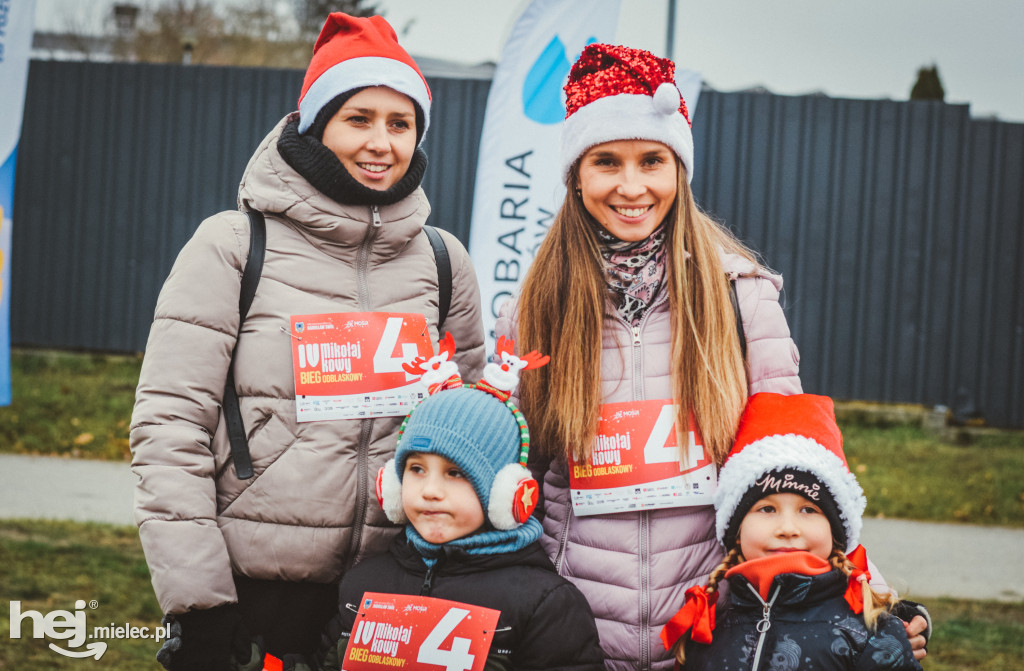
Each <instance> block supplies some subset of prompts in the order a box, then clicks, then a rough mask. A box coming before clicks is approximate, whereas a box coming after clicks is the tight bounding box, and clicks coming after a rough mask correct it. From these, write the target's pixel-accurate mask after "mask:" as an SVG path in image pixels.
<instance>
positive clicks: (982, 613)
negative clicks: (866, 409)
mask: <svg viewBox="0 0 1024 671" xmlns="http://www.w3.org/2000/svg"><path fill="white" fill-rule="evenodd" d="M0 585H2V586H3V587H2V588H0V589H2V593H0V597H2V600H3V601H4V603H3V604H2V605H3V607H0V640H2V643H0V669H52V670H56V671H63V670H67V671H76V670H81V669H85V668H90V669H123V670H125V671H156V670H157V669H160V668H161V667H160V666H159V665H158V664H157V663H156V661H155V656H156V652H157V649H158V648H159V644H158V643H157V642H156V641H153V640H129V639H122V640H116V639H108V640H106V643H108V648H106V652H105V653H104V654H103V656H102V658H101V659H100V660H98V661H95V660H76V659H71V658H66V657H61V656H60V655H57V654H56V653H54V652H52V651H51V649H49V648H48V647H47V642H49V641H48V640H46V639H35V638H31V637H29V636H30V635H31V623H30V622H28V621H26V623H25V624H24V625H23V632H22V634H23V635H22V638H18V639H10V638H9V632H10V618H9V614H10V610H9V607H8V606H7V603H6V602H8V601H10V600H19V601H20V602H22V612H23V613H24V612H26V611H29V610H35V611H39V612H40V613H41V614H44V615H45V614H46V613H49V612H50V611H54V610H63V611H73V610H74V604H75V601H76V600H77V599H82V600H84V601H86V602H89V601H92V600H95V601H96V604H95V605H96V607H94V609H90V607H88V606H87V607H86V609H85V611H84V612H85V619H86V625H87V630H88V631H89V632H90V633H91V632H92V631H93V627H101V626H108V625H110V624H111V623H114V624H115V625H116V626H118V625H125V624H128V625H130V626H136V627H150V628H151V629H152V628H154V627H157V626H158V625H159V624H160V618H161V613H160V607H159V606H158V605H157V601H156V599H155V598H154V596H153V588H152V587H151V584H150V574H148V571H147V569H146V565H145V560H144V558H143V556H142V548H141V545H140V544H139V541H138V535H137V533H136V531H135V529H133V528H124V527H109V526H103V525H81V523H75V522H54V521H38V520H3V521H0ZM926 604H927V605H928V607H929V611H930V612H931V613H932V619H933V622H934V624H935V634H934V636H933V637H932V640H931V642H930V644H929V657H928V659H926V660H925V663H924V667H925V669H926V671H955V670H959V669H983V670H988V671H1008V670H1013V669H1024V603H1001V602H994V601H966V600H959V599H929V600H927V601H926ZM54 642H56V643H58V644H59V643H61V642H62V641H54ZM62 647H66V648H67V647H68V646H67V645H62Z"/></svg>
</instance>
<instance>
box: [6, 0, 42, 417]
mask: <svg viewBox="0 0 1024 671" xmlns="http://www.w3.org/2000/svg"><path fill="white" fill-rule="evenodd" d="M35 20H36V3H35V0H0V91H2V92H3V96H2V98H0V406H3V405H10V404H11V321H10V320H11V229H12V227H13V226H14V222H13V219H14V168H15V165H16V164H17V160H18V137H19V136H20V135H21V117H22V114H23V112H24V108H25V86H26V84H27V83H28V59H29V52H30V50H31V48H32V30H33V26H35Z"/></svg>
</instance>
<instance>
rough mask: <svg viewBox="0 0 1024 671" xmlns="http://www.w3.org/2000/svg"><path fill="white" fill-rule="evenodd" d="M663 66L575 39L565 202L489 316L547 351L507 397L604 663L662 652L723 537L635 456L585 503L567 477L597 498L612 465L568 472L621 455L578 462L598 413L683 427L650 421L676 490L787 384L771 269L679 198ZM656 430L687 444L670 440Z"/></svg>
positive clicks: (587, 454) (653, 664) (699, 502)
mask: <svg viewBox="0 0 1024 671" xmlns="http://www.w3.org/2000/svg"><path fill="white" fill-rule="evenodd" d="M673 70H674V65H673V64H672V63H671V61H667V60H665V59H660V58H656V57H654V56H653V55H651V54H649V53H647V52H644V51H639V50H635V49H629V48H626V47H615V46H610V45H603V44H594V45H590V46H589V47H587V48H586V49H585V50H584V51H583V54H582V55H581V57H580V59H579V60H578V61H577V63H576V64H575V65H574V67H573V69H572V72H571V73H570V76H569V83H568V84H567V85H566V87H565V90H566V93H567V96H568V97H567V104H566V106H567V109H568V114H567V116H566V121H565V126H564V129H563V140H562V156H561V159H562V168H563V177H564V180H565V183H566V185H567V187H568V192H567V195H566V199H565V202H564V203H563V205H562V208H561V210H560V212H559V214H558V216H557V218H556V219H555V222H554V223H553V225H552V227H551V230H550V231H549V233H548V235H547V238H546V240H545V241H544V243H543V245H542V246H541V248H540V250H539V251H538V254H537V258H536V259H535V261H534V263H533V265H532V266H531V268H530V271H529V273H528V274H527V276H526V278H525V280H524V285H523V288H522V291H521V293H520V296H519V297H518V299H517V300H516V301H514V302H512V303H509V304H506V305H505V307H504V308H503V310H502V314H501V317H500V319H499V322H498V325H497V329H496V335H505V336H509V337H514V338H515V340H516V343H517V346H518V347H519V348H520V349H521V351H530V350H533V349H536V350H539V351H541V352H544V353H546V354H550V355H551V364H549V365H548V366H546V367H545V368H542V369H539V370H538V371H537V373H538V374H537V375H535V376H534V377H533V378H532V380H530V381H529V382H528V381H526V380H525V379H524V383H525V384H524V385H522V386H521V394H522V396H521V399H520V400H521V403H522V408H523V410H524V412H525V414H526V417H527V419H528V421H529V423H530V427H531V431H532V433H533V437H534V445H535V446H536V447H535V448H534V450H532V451H531V460H532V463H531V467H532V469H533V470H534V473H535V476H536V477H537V479H538V480H539V481H541V482H542V483H543V487H542V489H543V502H542V505H543V509H542V513H541V517H542V521H543V526H544V531H545V536H544V537H543V538H542V543H543V544H544V547H545V549H546V550H547V552H548V555H549V556H550V557H551V559H552V561H553V562H554V563H555V566H556V568H557V569H558V572H559V573H560V574H561V575H563V576H566V577H567V578H569V579H570V580H572V581H573V582H574V583H575V584H576V585H577V586H578V587H579V588H580V589H581V590H582V591H583V593H584V595H585V596H586V597H587V598H588V600H589V602H590V605H591V608H592V609H593V611H594V615H595V616H596V618H597V622H598V631H599V633H600V636H601V643H602V647H603V649H604V652H605V655H606V656H607V660H608V661H607V663H606V666H607V667H608V668H609V669H667V668H670V667H671V666H672V663H673V660H672V658H671V657H670V655H669V653H668V652H667V651H666V650H665V649H664V648H663V646H662V645H661V642H660V640H659V638H658V634H659V632H660V630H661V628H662V626H663V625H664V624H665V622H667V621H668V619H669V618H670V617H671V616H672V615H673V614H674V613H675V612H676V610H678V608H679V606H680V604H682V603H683V600H684V597H683V593H684V592H685V590H686V589H687V588H688V587H690V586H692V585H696V584H699V583H703V582H704V581H705V580H706V578H707V575H708V573H709V572H710V571H711V570H712V569H713V568H714V567H715V566H716V565H717V563H718V562H719V560H720V559H721V556H722V550H721V548H720V547H719V545H718V542H717V541H716V540H715V531H714V510H713V508H712V506H711V505H710V499H707V498H704V497H689V494H688V493H687V492H684V491H681V490H679V489H676V490H674V493H672V492H670V494H669V495H668V496H669V497H670V498H672V497H675V501H687V502H688V503H689V505H679V504H678V503H676V502H675V501H669V502H667V503H666V501H664V500H663V499H657V496H660V494H658V495H657V496H652V497H650V498H647V499H644V498H643V496H644V495H643V494H642V493H641V490H644V489H648V487H647V485H649V484H657V485H659V486H660V484H661V483H660V482H657V483H656V478H655V476H653V475H650V474H651V473H652V471H650V470H644V469H645V468H647V466H646V465H647V464H649V463H650V461H649V460H648V459H646V457H645V458H642V459H640V461H641V462H643V464H644V465H638V462H636V460H634V461H633V462H631V463H633V465H634V466H638V468H637V471H636V473H638V475H636V476H635V477H634V476H630V477H633V480H631V481H630V482H629V484H628V489H629V492H628V494H632V493H633V491H634V489H635V492H636V497H637V498H630V497H628V496H627V497H625V499H624V500H623V501H622V502H620V503H615V502H611V503H609V504H608V505H609V506H610V507H606V508H605V509H603V512H602V514H592V513H593V509H590V510H588V509H587V506H588V505H589V503H588V502H587V500H585V496H586V495H584V494H581V491H584V490H585V491H587V492H590V493H593V496H594V497H598V498H599V497H600V496H602V495H603V496H605V498H606V499H611V498H614V497H613V496H612V495H613V494H617V493H622V489H623V481H622V480H621V479H620V480H615V479H614V478H610V479H607V480H604V481H602V480H600V478H591V479H590V480H589V482H587V481H585V480H587V478H588V477H589V476H590V475H591V474H593V473H596V472H598V471H599V470H600V469H599V468H597V466H598V463H599V462H604V463H616V465H618V462H616V461H614V460H613V461H610V462H609V460H610V459H612V458H614V459H616V460H617V459H620V458H623V459H625V458H626V457H625V454H626V453H625V452H624V451H622V450H625V448H624V447H623V448H622V450H615V449H612V450H611V451H609V449H608V444H609V442H608V439H605V438H602V441H603V442H601V448H600V452H601V454H600V458H599V459H595V456H597V455H595V452H596V450H595V448H594V447H593V446H594V444H595V439H596V438H597V436H598V434H599V431H601V429H600V427H601V426H603V425H604V424H602V417H603V418H604V420H605V423H607V422H608V421H610V420H611V419H612V418H611V412H610V411H609V408H611V409H613V410H615V411H619V413H620V414H623V413H624V414H627V415H628V414H640V413H641V412H643V411H644V409H645V408H649V407H650V404H651V403H652V402H653V403H654V405H655V406H656V407H660V408H661V410H662V411H664V412H663V413H662V416H664V417H668V418H669V420H670V423H671V421H672V420H673V419H674V423H675V426H676V427H684V428H686V427H688V428H689V431H685V430H684V431H682V432H679V431H677V432H676V436H672V435H671V429H668V428H666V429H665V431H664V434H663V436H662V438H663V440H661V442H659V443H658V444H657V445H656V447H658V446H665V445H668V446H669V447H670V449H671V451H670V452H669V453H668V454H669V457H668V459H669V460H670V462H671V463H670V466H671V467H673V468H674V465H675V463H676V462H678V463H679V465H680V468H679V469H678V470H677V471H676V475H678V472H679V471H682V470H687V471H688V474H687V475H688V477H689V478H690V479H689V480H686V483H687V487H691V488H693V489H698V490H699V489H700V488H701V487H705V488H706V487H707V486H708V485H707V482H698V480H706V478H707V477H710V478H713V477H714V473H715V470H716V465H720V464H721V463H722V461H723V460H724V458H725V456H726V454H727V453H728V450H729V447H730V445H731V442H732V438H733V435H734V433H735V429H736V426H737V421H738V419H739V417H740V414H741V412H742V410H743V407H744V405H745V403H746V399H747V396H748V395H749V394H752V393H755V392H760V391H772V392H778V393H783V394H795V393H800V392H801V391H802V390H801V385H800V380H799V377H798V362H799V355H798V353H797V350H796V346H795V345H794V344H793V341H792V339H791V338H790V334H789V328H788V326H787V323H786V319H785V317H784V315H783V312H782V309H781V307H780V305H779V302H778V299H779V291H780V289H781V288H782V279H781V278H780V277H779V276H778V275H775V274H772V273H770V272H769V271H767V270H765V269H764V268H763V267H762V266H760V265H759V264H758V263H757V262H756V260H755V258H754V255H753V253H751V252H750V251H749V250H747V249H746V248H744V247H743V246H742V245H741V244H740V243H739V242H738V241H736V240H735V239H734V238H733V237H732V236H731V235H730V234H729V233H728V232H727V231H726V230H725V229H724V228H722V227H721V226H719V225H718V224H716V223H715V222H714V221H712V220H711V219H710V218H708V217H707V216H706V215H704V214H703V213H702V212H701V211H700V210H699V209H698V208H697V206H696V204H695V203H694V201H693V197H692V193H691V191H690V187H689V182H690V180H691V179H692V177H693V141H692V137H691V134H690V127H689V119H688V114H687V110H686V105H685V103H684V102H683V101H682V100H681V97H680V94H679V91H678V89H677V88H676V86H675V84H674V76H673V75H674V73H673ZM730 281H731V282H732V286H731V285H730ZM733 286H734V287H735V298H736V306H735V307H734V305H733V296H731V295H730V294H731V292H732V291H733V288H732V287H733ZM738 321H741V322H742V327H740V324H739V323H738ZM659 401H660V402H661V403H660V404H659V403H658V402H659ZM610 404H615V405H614V406H612V405H610ZM602 411H605V414H604V415H603V414H602ZM664 413H669V414H668V415H665V414H664ZM636 430H637V431H640V433H636V434H630V437H631V438H632V449H633V450H636V451H637V452H639V451H640V450H639V449H638V447H639V446H638V445H637V442H638V440H641V441H648V442H647V443H646V447H648V448H649V447H650V441H651V440H653V438H654V436H653V432H652V431H651V430H650V429H647V430H646V433H643V432H642V430H640V429H636ZM601 435H605V434H601ZM672 437H676V443H674V444H678V445H684V444H686V443H685V442H683V441H685V440H687V439H691V440H692V441H693V443H692V444H691V447H690V448H689V449H686V450H677V448H675V447H674V444H673V442H672V441H671V438H672ZM620 438H621V437H620ZM616 444H618V445H619V446H620V447H622V445H624V444H628V443H623V442H621V439H620V441H619V442H618V443H616ZM640 445H645V443H644V442H641V443H640ZM700 446H703V454H701V452H699V451H696V452H695V451H694V450H695V449H697V448H699V447H700ZM660 452H661V453H662V454H664V453H665V450H664V448H662V449H661V450H660ZM644 453H645V454H646V453H647V449H644ZM692 460H696V463H694V462H693V461H692ZM662 461H664V460H662ZM622 463H625V462H624V461H623V462H622ZM574 466H577V468H574ZM588 466H589V467H591V469H592V470H589V471H588V470H587V467H588ZM662 466H664V464H662ZM622 468H625V467H621V468H620V469H618V470H619V472H622ZM698 468H702V470H696V469H698ZM609 470H612V469H609ZM698 474H699V475H700V477H699V478H698ZM706 474H710V475H706ZM580 478H582V479H583V480H582V481H581V480H580ZM659 486H655V487H650V489H658V488H659ZM588 487H590V489H587V488H588ZM705 494H706V490H705ZM588 513H591V514H588Z"/></svg>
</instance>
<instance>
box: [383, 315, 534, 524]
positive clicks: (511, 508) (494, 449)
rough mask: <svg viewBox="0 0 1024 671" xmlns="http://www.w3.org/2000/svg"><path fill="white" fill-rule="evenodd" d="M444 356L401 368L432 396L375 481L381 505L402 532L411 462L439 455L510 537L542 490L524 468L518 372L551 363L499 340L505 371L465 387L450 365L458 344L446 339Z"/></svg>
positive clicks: (525, 431) (499, 367)
mask: <svg viewBox="0 0 1024 671" xmlns="http://www.w3.org/2000/svg"><path fill="white" fill-rule="evenodd" d="M439 345H440V352H439V353H438V354H436V355H434V356H432V357H429V358H428V357H417V358H416V359H415V360H413V361H411V362H408V363H404V364H403V365H402V367H403V368H404V369H405V370H406V371H407V372H409V373H410V374H417V373H418V374H420V375H421V376H422V377H421V378H420V380H421V382H423V384H425V385H426V386H427V389H428V390H429V392H430V395H429V396H427V397H426V398H425V399H423V401H421V402H420V404H419V405H418V406H416V408H415V409H414V410H413V411H412V412H411V413H409V415H408V416H406V418H405V421H404V422H403V423H402V428H401V430H400V431H399V437H398V445H396V447H395V456H394V458H393V459H391V460H389V461H388V463H387V464H385V465H384V467H383V468H381V470H380V473H378V475H377V499H378V501H379V502H380V504H381V507H382V508H383V509H384V513H385V514H386V515H387V517H388V519H389V520H391V521H392V522H394V523H395V524H404V523H405V522H406V521H407V519H406V517H405V511H404V509H403V507H402V501H401V489H402V478H403V476H404V474H405V463H406V461H408V459H409V455H411V454H413V453H416V452H419V453H423V454H436V455H438V456H441V457H444V458H445V459H447V460H448V461H451V462H452V463H454V464H455V465H456V466H458V467H459V469H460V470H462V472H463V474H465V476H466V479H467V480H468V481H469V483H470V485H472V487H473V491H474V492H476V495H477V498H479V499H480V504H481V506H482V507H483V509H484V512H485V513H486V515H487V519H488V521H490V523H491V525H492V526H494V528H495V529H501V530H510V529H515V528H516V527H518V526H520V525H521V524H523V523H524V522H526V520H527V519H529V517H530V515H531V513H532V512H533V509H534V506H536V504H537V497H538V489H539V486H538V484H537V482H536V481H535V480H534V479H533V477H532V476H531V475H530V471H529V470H528V469H527V468H526V459H527V455H528V452H529V446H530V431H529V428H528V427H527V426H526V419H525V418H524V417H523V415H522V413H521V412H519V409H518V408H516V406H515V405H514V404H513V403H512V401H510V400H509V398H510V396H511V394H512V391H513V390H514V389H515V386H516V384H517V383H518V382H519V371H520V370H524V369H527V368H539V367H540V366H543V365H544V364H546V363H547V362H548V357H546V356H542V355H540V354H539V353H537V352H530V353H529V354H526V355H524V356H522V357H518V356H516V355H515V354H514V352H513V346H514V343H513V342H512V341H511V340H506V339H505V338H504V337H502V338H500V339H499V340H498V352H497V353H498V355H500V357H501V360H500V363H498V362H495V363H490V364H488V365H487V366H485V367H484V378H483V379H482V380H480V381H479V382H477V383H476V384H474V385H466V384H463V383H462V378H461V377H460V376H459V370H458V366H457V365H456V364H455V362H454V361H453V360H452V357H453V356H454V354H455V342H454V341H453V340H452V337H451V334H450V333H449V334H445V337H444V339H442V340H441V342H440V343H439Z"/></svg>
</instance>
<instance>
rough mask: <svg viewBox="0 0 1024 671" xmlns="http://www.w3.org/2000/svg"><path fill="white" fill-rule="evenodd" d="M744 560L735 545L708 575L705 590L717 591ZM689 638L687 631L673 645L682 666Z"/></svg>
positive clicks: (677, 660) (674, 653)
mask: <svg viewBox="0 0 1024 671" xmlns="http://www.w3.org/2000/svg"><path fill="white" fill-rule="evenodd" d="M742 562H743V554H742V553H740V549H739V547H738V546H737V547H734V548H733V549H732V550H729V554H727V555H725V559H723V560H722V563H721V564H719V565H718V567H717V568H716V569H715V570H714V571H712V572H711V575H710V576H708V584H707V585H705V587H704V591H705V592H706V593H707V594H709V595H710V594H714V593H715V592H717V591H718V584H719V583H720V582H721V581H722V578H724V577H725V574H726V572H728V570H729V569H731V568H732V567H733V566H736V565H737V564H741V563H742ZM689 640H690V633H689V632H687V633H685V634H683V635H682V636H680V637H679V639H678V640H676V642H675V643H674V644H673V645H672V654H673V656H675V658H676V662H678V665H679V666H680V667H682V666H685V665H686V642H687V641H689Z"/></svg>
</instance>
